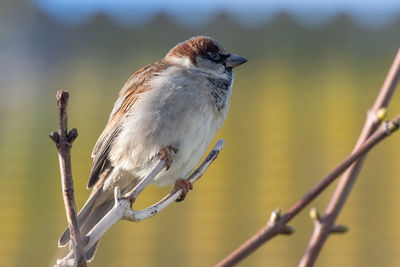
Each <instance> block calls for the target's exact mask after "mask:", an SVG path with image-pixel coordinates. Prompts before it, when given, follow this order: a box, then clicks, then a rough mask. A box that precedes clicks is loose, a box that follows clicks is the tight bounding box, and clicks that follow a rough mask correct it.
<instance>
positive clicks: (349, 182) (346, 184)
mask: <svg viewBox="0 0 400 267" xmlns="http://www.w3.org/2000/svg"><path fill="white" fill-rule="evenodd" d="M399 79H400V49H399V50H398V52H397V54H396V57H395V59H394V61H393V64H392V66H391V68H390V70H389V73H388V74H387V76H386V79H385V82H384V83H383V85H382V88H381V90H380V92H379V94H378V96H377V98H376V100H375V103H374V105H373V106H372V108H371V110H370V111H369V112H368V114H367V120H366V122H365V124H364V127H363V129H362V131H361V134H360V137H359V138H358V140H357V144H356V146H355V148H354V150H357V149H358V148H359V147H360V146H361V145H362V144H363V143H364V142H365V140H367V138H368V137H369V136H371V135H372V134H373V133H374V132H375V131H376V129H377V128H378V127H379V125H380V124H381V121H382V119H383V118H384V116H385V114H386V110H387V107H388V105H389V102H390V100H391V98H392V96H393V93H394V91H395V89H396V87H397V84H398V82H399ZM364 160H365V157H363V158H361V159H359V160H358V161H357V162H355V163H354V164H353V165H352V166H351V167H350V168H349V169H348V170H347V171H346V172H345V173H344V175H343V177H342V179H341V180H340V182H339V184H338V186H337V187H336V190H335V192H334V194H333V196H332V198H331V201H330V202H329V204H328V206H327V208H326V210H325V214H324V215H323V216H322V219H321V221H320V224H319V226H318V227H315V228H314V232H313V234H312V237H311V239H310V241H309V244H308V247H307V250H306V252H305V254H304V256H303V258H302V259H301V261H300V264H299V266H302V267H305V266H313V265H314V262H315V260H316V259H317V257H318V255H319V253H320V251H321V249H322V246H323V245H324V243H325V241H326V240H327V238H328V236H329V234H331V233H337V232H338V231H334V230H335V229H336V230H337V229H338V228H340V227H339V226H335V225H334V224H335V221H336V219H337V217H338V215H339V213H340V211H341V210H342V208H343V206H344V203H345V202H346V199H347V197H348V196H349V194H350V192H351V189H352V187H353V185H354V183H355V181H356V179H357V177H358V174H359V173H360V170H361V167H362V165H363V162H364ZM339 232H340V231H339Z"/></svg>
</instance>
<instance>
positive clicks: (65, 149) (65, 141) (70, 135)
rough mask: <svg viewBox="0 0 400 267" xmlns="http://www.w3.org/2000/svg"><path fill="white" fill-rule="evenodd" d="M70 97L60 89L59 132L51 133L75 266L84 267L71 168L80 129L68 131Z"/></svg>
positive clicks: (58, 99)
mask: <svg viewBox="0 0 400 267" xmlns="http://www.w3.org/2000/svg"><path fill="white" fill-rule="evenodd" d="M68 98H69V93H68V91H61V90H60V91H58V92H57V103H58V116H59V133H56V132H52V133H50V138H51V139H52V140H53V141H54V143H55V144H56V146H57V149H58V157H59V162H60V173H61V184H62V191H63V198H64V205H65V212H66V214H67V221H68V227H69V230H70V236H71V240H72V250H73V253H74V255H75V262H76V263H77V264H75V265H74V266H79V267H84V266H86V260H85V255H84V253H83V245H82V240H81V235H80V232H79V226H78V221H77V219H76V208H75V197H74V185H73V180H72V168H71V146H72V142H73V141H74V140H75V138H76V137H77V136H78V131H77V130H76V129H72V130H71V131H70V132H68V116H67V105H68Z"/></svg>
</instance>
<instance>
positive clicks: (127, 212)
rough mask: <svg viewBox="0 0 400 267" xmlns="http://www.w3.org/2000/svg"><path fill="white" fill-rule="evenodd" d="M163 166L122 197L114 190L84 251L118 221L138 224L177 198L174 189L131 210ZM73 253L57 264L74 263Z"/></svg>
mask: <svg viewBox="0 0 400 267" xmlns="http://www.w3.org/2000/svg"><path fill="white" fill-rule="evenodd" d="M224 146H225V141H224V140H222V139H220V140H218V141H217V143H216V144H215V146H214V148H213V149H212V150H211V151H210V153H209V154H208V156H207V157H206V158H205V160H204V161H203V162H202V163H201V164H200V166H199V167H198V168H197V169H196V170H195V171H194V172H193V173H192V174H191V175H190V176H189V177H188V180H189V181H190V182H191V183H194V182H196V181H197V180H198V179H200V177H201V176H202V175H203V174H204V173H205V171H206V170H207V168H208V167H209V166H210V165H211V163H212V162H213V161H214V160H215V159H216V158H217V156H218V155H219V153H220V152H221V150H222V148H223V147H224ZM164 166H165V160H159V161H158V162H157V164H156V165H155V167H154V169H153V170H152V172H151V173H150V174H149V175H148V176H147V177H146V178H145V179H143V180H142V181H141V182H140V183H139V184H138V185H137V186H136V187H135V188H134V189H133V190H132V191H130V192H129V193H128V194H126V195H125V196H124V197H122V196H121V191H120V189H119V187H116V188H115V191H114V199H115V204H114V207H113V208H112V209H111V210H110V211H109V212H108V213H107V214H106V215H105V216H104V217H103V218H102V219H101V221H100V222H98V223H97V224H96V225H95V226H94V227H93V228H92V230H90V232H89V233H88V234H87V235H86V236H85V241H86V242H87V243H86V245H85V248H84V250H85V251H87V250H88V249H89V248H90V247H92V246H93V245H94V244H95V243H96V242H97V241H98V240H99V239H100V238H101V237H102V236H103V235H104V234H105V233H106V232H107V231H108V230H109V229H110V228H111V227H112V226H113V225H114V224H115V223H117V222H118V221H119V220H123V219H124V220H129V221H134V222H139V221H142V220H144V219H147V218H150V217H153V216H154V215H156V214H157V213H159V212H160V211H161V210H163V209H164V208H166V207H167V206H169V205H170V204H172V203H173V202H174V201H175V200H177V199H178V198H179V196H180V195H181V193H182V190H181V189H175V188H174V189H173V190H172V192H171V193H170V194H168V195H167V196H166V197H164V198H163V199H162V200H160V201H159V202H157V203H155V204H153V205H152V206H150V207H147V208H146V209H144V210H140V211H135V210H132V204H133V203H134V202H135V200H136V198H137V197H138V196H139V194H140V193H141V192H142V191H143V189H144V188H145V187H146V186H147V185H148V184H149V183H150V182H151V181H152V180H153V179H154V177H155V176H157V174H158V173H159V172H160V171H161V170H162V169H163V168H164ZM73 253H74V252H70V254H68V255H67V256H66V257H65V258H64V259H62V260H60V261H59V264H64V265H71V264H73V262H74V261H75V259H74V258H73ZM71 262H72V263H71Z"/></svg>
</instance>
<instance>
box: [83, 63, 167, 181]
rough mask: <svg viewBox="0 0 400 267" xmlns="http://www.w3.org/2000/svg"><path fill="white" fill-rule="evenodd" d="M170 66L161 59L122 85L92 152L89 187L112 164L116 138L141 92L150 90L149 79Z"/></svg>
mask: <svg viewBox="0 0 400 267" xmlns="http://www.w3.org/2000/svg"><path fill="white" fill-rule="evenodd" d="M169 66H170V64H169V63H167V62H166V61H165V60H160V61H157V62H155V63H154V64H151V65H148V66H146V67H144V68H142V69H140V70H138V71H137V72H135V73H134V74H133V75H132V76H131V77H130V78H129V79H128V81H127V82H126V83H125V85H124V86H123V87H122V89H121V91H120V94H119V98H118V100H117V102H116V103H115V105H114V109H113V111H112V112H111V115H110V118H109V121H108V123H107V125H106V127H105V129H104V131H103V133H102V134H101V135H100V137H99V139H98V140H97V143H96V145H95V147H94V149H93V152H92V158H93V164H92V168H91V171H90V176H89V182H88V188H91V187H93V185H95V184H96V182H97V181H98V180H99V176H100V175H101V173H102V172H103V170H106V169H107V167H108V166H109V165H110V162H109V158H108V156H109V153H110V151H111V147H112V145H113V142H114V140H115V139H116V138H117V136H118V135H119V133H120V131H121V129H122V125H123V120H124V117H125V115H126V114H127V113H128V111H129V110H130V109H131V108H132V107H133V104H134V103H135V102H136V100H137V99H139V97H140V94H142V93H144V92H147V91H149V90H150V86H149V81H151V80H152V79H153V78H154V77H156V76H157V75H158V73H160V72H162V71H164V70H165V69H167V68H168V67H169Z"/></svg>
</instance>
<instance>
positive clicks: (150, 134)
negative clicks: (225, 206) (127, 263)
mask: <svg viewBox="0 0 400 267" xmlns="http://www.w3.org/2000/svg"><path fill="white" fill-rule="evenodd" d="M245 62H247V59H245V58H244V57H242V56H239V55H235V54H231V53H229V52H227V50H225V49H224V48H223V47H222V46H221V45H220V44H219V43H218V42H217V41H216V40H215V39H214V38H211V37H208V36H197V37H192V38H190V39H188V40H186V41H184V42H181V43H178V44H177V45H176V46H174V47H173V48H172V49H171V50H170V51H169V52H168V53H167V54H166V56H165V57H164V58H163V59H161V60H159V61H156V62H154V63H153V64H150V65H147V66H145V67H143V68H142V69H140V70H138V71H136V72H135V73H134V74H133V75H132V76H131V77H130V78H129V79H128V81H127V82H126V83H125V85H124V86H123V87H122V89H121V91H120V93H119V97H118V99H117V100H116V102H115V104H114V108H113V109H112V111H111V114H110V116H109V120H108V123H107V125H106V126H105V129H104V130H103V132H102V134H101V135H100V137H99V139H98V140H97V143H96V144H95V146H94V149H93V152H92V158H93V163H92V168H91V171H90V176H89V181H88V186H87V187H88V189H90V188H92V191H91V194H90V196H89V198H88V200H87V201H86V203H85V204H84V206H83V207H82V209H81V210H80V212H79V213H78V216H77V220H78V225H79V228H80V232H81V235H82V236H85V235H86V234H87V233H88V232H89V231H90V230H91V229H92V228H93V226H95V225H96V224H97V223H98V222H99V221H100V220H101V219H102V218H103V217H104V216H105V214H107V212H108V211H109V210H110V209H111V208H112V207H113V205H114V199H113V196H114V188H115V187H116V186H119V187H120V189H121V192H122V193H123V194H125V193H127V192H129V191H130V190H132V189H133V188H134V187H135V186H136V185H137V184H138V183H139V182H140V181H141V180H142V179H144V178H145V177H146V176H147V175H148V174H149V173H150V172H151V171H152V169H153V168H154V166H155V165H156V163H157V159H158V158H161V159H165V165H166V168H164V169H163V170H162V171H161V172H160V173H159V174H158V175H157V176H156V177H155V178H154V179H153V181H152V183H153V184H157V185H159V186H166V185H171V184H174V183H175V187H177V188H179V189H182V195H181V196H180V197H179V199H178V201H182V200H183V199H184V198H185V196H186V194H187V193H188V191H189V190H191V189H192V188H193V186H192V184H191V183H190V182H189V181H188V180H186V179H185V178H187V177H188V176H189V174H190V173H191V172H192V171H193V169H194V168H195V167H196V165H197V164H198V163H199V161H200V160H201V158H202V156H203V155H204V153H205V152H206V150H207V148H208V147H209V145H210V144H211V142H212V140H213V139H214V137H215V135H216V134H217V132H218V130H219V129H220V128H221V126H222V125H223V123H224V121H225V119H226V117H227V114H228V110H229V104H230V97H231V93H232V84H233V80H234V77H233V68H235V67H237V66H239V65H241V64H243V63H245ZM69 241H70V234H69V229H67V230H65V232H64V233H63V234H62V236H61V238H60V240H59V242H58V245H59V246H60V247H62V246H65V245H66V244H67V243H68V242H69ZM97 246H98V242H97V243H96V244H95V245H94V246H93V247H91V248H90V249H88V250H87V252H86V255H85V256H86V259H87V261H91V260H92V259H93V257H94V255H95V252H96V248H97Z"/></svg>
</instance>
